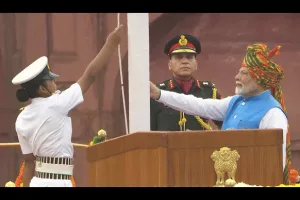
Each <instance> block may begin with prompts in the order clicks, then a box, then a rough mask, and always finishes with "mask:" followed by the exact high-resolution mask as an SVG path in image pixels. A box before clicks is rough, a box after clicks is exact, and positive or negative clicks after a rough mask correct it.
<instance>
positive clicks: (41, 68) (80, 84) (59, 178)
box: [12, 25, 122, 187]
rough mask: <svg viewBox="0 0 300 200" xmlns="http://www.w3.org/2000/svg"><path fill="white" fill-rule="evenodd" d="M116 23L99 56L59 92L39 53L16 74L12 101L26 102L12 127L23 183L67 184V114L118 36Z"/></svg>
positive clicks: (69, 144)
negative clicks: (75, 80) (23, 164)
mask: <svg viewBox="0 0 300 200" xmlns="http://www.w3.org/2000/svg"><path fill="white" fill-rule="evenodd" d="M121 30H122V25H121V26H120V27H119V28H116V29H115V30H114V31H112V32H111V33H110V34H109V36H108V37H107V40H106V43H105V44H104V46H103V47H102V49H101V51H100V52H99V54H98V55H97V56H96V57H95V58H94V59H93V60H92V61H91V63H90V64H89V65H88V66H87V68H86V70H85V72H84V73H83V75H82V76H81V77H80V78H79V80H78V81H77V82H76V83H74V84H72V85H71V86H70V87H69V88H68V89H66V90H65V91H63V92H58V91H56V84H55V81H54V79H55V78H57V77H58V75H56V74H54V73H52V72H51V71H50V69H49V66H48V59H47V57H45V56H43V57H41V58H39V59H37V60H36V61H35V62H33V63H32V64H30V65H29V66H28V67H26V68H25V69H24V70H23V71H21V72H20V73H19V74H17V75H16V76H15V77H14V78H13V80H12V83H13V84H15V85H21V88H20V89H18V90H17V93H16V96H17V99H18V100H19V101H21V102H26V101H28V100H29V99H31V103H30V104H29V105H28V106H26V107H25V109H24V110H23V111H22V112H21V113H20V114H19V116H18V117H17V120H16V123H15V128H16V132H17V135H18V139H19V142H20V146H21V150H22V153H23V155H24V160H25V168H24V176H23V184H24V187H28V186H29V187H72V183H71V180H70V177H71V176H72V175H73V146H72V142H71V138H72V123H71V118H70V117H68V112H69V111H70V110H71V109H72V108H74V107H76V106H77V105H79V104H80V103H82V102H83V101H84V99H83V95H84V94H85V93H86V92H87V90H88V89H89V87H90V85H91V84H92V83H93V82H94V77H95V76H96V75H97V73H98V72H100V71H101V69H102V68H103V66H105V65H106V64H107V62H108V61H109V58H110V57H111V56H112V54H113V53H114V50H115V49H116V47H117V46H118V44H119V43H120V40H121Z"/></svg>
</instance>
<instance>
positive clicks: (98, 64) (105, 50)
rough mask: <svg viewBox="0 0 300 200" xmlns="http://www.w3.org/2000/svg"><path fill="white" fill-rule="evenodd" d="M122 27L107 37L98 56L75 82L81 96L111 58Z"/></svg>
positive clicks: (119, 38) (119, 39)
mask: <svg viewBox="0 0 300 200" xmlns="http://www.w3.org/2000/svg"><path fill="white" fill-rule="evenodd" d="M122 29H123V25H120V26H119V27H117V28H116V29H115V30H113V31H112V32H111V33H110V34H109V35H108V37H107V39H106V42H105V44H104V46H103V47H102V49H101V50H100V52H99V53H98V55H97V56H96V57H95V58H94V59H93V60H92V62H91V63H90V64H89V65H88V66H87V68H86V70H85V71H84V73H83V75H82V76H81V77H80V79H79V80H78V81H77V83H78V84H79V85H80V87H81V90H82V94H84V93H85V92H87V90H88V89H89V87H90V86H91V84H92V83H93V82H94V80H95V76H96V74H97V73H98V72H99V71H101V69H102V68H103V67H104V66H105V65H106V64H107V62H108V61H109V59H110V58H111V56H112V54H113V52H114V50H115V49H116V47H117V46H118V44H119V43H120V41H121V33H122Z"/></svg>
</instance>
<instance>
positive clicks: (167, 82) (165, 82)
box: [156, 80, 170, 89]
mask: <svg viewBox="0 0 300 200" xmlns="http://www.w3.org/2000/svg"><path fill="white" fill-rule="evenodd" d="M169 82H170V80H166V81H164V82H162V83H159V84H156V87H158V88H159V89H165V88H167V85H168V84H169Z"/></svg>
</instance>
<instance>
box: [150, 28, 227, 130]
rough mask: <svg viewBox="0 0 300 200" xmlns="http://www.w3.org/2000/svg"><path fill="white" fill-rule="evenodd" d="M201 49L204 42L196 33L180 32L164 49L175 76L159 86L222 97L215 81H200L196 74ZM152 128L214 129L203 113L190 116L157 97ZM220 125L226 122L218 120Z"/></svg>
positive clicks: (210, 96)
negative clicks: (194, 34)
mask: <svg viewBox="0 0 300 200" xmlns="http://www.w3.org/2000/svg"><path fill="white" fill-rule="evenodd" d="M200 52H201V44H200V42H199V40H197V38H196V37H194V36H192V35H187V34H183V35H179V36H176V37H174V38H173V39H171V40H170V41H169V42H168V43H167V44H166V45H165V49H164V53H165V54H166V55H167V56H168V57H169V64H168V66H169V70H170V71H172V73H173V76H172V78H171V79H169V80H166V81H164V82H162V83H160V84H157V87H159V88H160V89H163V90H168V91H173V92H177V93H184V94H191V95H194V96H196V97H202V98H205V99H206V98H213V99H220V98H221V95H220V93H219V92H218V90H217V88H216V87H215V84H214V83H212V82H210V81H199V80H197V79H195V78H194V77H193V73H194V72H195V71H196V70H197V60H196V56H197V55H198V54H200ZM150 101H151V102H150V106H151V107H150V114H151V130H152V131H186V130H211V129H212V127H211V126H210V124H209V123H208V120H207V119H205V118H202V117H199V116H191V115H187V114H185V113H184V112H179V111H176V110H174V109H172V108H170V107H168V106H165V105H164V104H161V103H159V102H157V101H155V100H153V99H151V100H150ZM214 123H215V124H216V126H217V127H218V128H220V127H221V126H222V122H220V121H214Z"/></svg>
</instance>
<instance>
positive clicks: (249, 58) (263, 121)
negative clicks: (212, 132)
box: [150, 44, 291, 184]
mask: <svg viewBox="0 0 300 200" xmlns="http://www.w3.org/2000/svg"><path fill="white" fill-rule="evenodd" d="M279 49H280V46H276V47H275V48H273V49H271V50H270V49H268V47H267V45H265V44H253V45H250V46H248V47H247V51H246V55H245V57H244V59H243V62H242V67H241V68H240V70H239V72H238V74H237V75H236V77H235V80H236V88H235V93H236V95H234V96H229V97H226V98H223V99H202V98H197V97H194V96H192V95H185V94H177V93H174V92H170V91H165V90H161V89H159V88H157V87H156V86H155V85H154V84H153V83H152V82H150V96H151V98H153V99H155V100H156V101H158V102H161V103H164V104H165V105H167V106H169V107H171V108H173V109H176V110H178V111H182V112H185V113H187V114H190V115H199V116H201V117H204V118H207V119H211V120H218V121H223V125H222V130H227V129H271V128H281V129H283V134H284V137H283V138H284V142H283V166H284V183H285V184H288V183H289V178H288V172H289V169H290V165H291V150H290V134H289V131H288V120H287V116H286V107H285V105H284V97H283V93H282V90H281V87H280V85H279V83H280V81H281V80H282V79H283V77H284V72H283V69H282V67H281V66H279V65H278V64H276V63H274V62H273V61H272V60H271V58H272V57H273V56H275V55H279Z"/></svg>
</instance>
